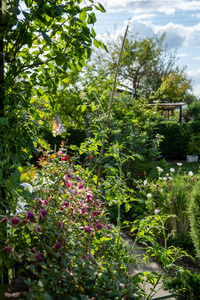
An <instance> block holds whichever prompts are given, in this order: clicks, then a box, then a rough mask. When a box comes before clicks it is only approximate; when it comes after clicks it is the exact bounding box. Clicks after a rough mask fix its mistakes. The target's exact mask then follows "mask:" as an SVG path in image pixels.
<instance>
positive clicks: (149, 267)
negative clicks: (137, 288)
mask: <svg viewBox="0 0 200 300" xmlns="http://www.w3.org/2000/svg"><path fill="white" fill-rule="evenodd" d="M121 236H122V238H123V240H124V241H126V242H128V243H129V244H130V246H132V245H133V240H132V239H131V238H130V237H129V236H128V235H127V234H126V233H125V232H123V231H122V232H121ZM133 254H134V255H136V256H138V259H137V261H140V260H142V258H143V257H144V256H145V255H146V253H145V251H144V250H143V249H141V247H140V246H139V245H137V244H136V247H135V249H134V251H133ZM130 270H131V272H132V273H133V274H137V273H140V272H141V273H144V272H156V273H161V272H162V268H161V267H160V266H159V264H157V263H156V262H155V261H154V260H153V259H152V258H151V257H150V259H149V262H148V264H144V263H142V262H141V263H139V264H138V263H137V264H130ZM151 288H152V285H151V284H146V285H145V290H146V291H147V294H150V289H151ZM167 295H170V293H169V292H168V291H165V290H164V289H163V288H162V282H159V284H158V285H157V287H156V293H155V294H154V295H153V297H152V298H151V299H157V298H158V299H167ZM168 299H171V300H175V298H174V297H170V298H168Z"/></svg>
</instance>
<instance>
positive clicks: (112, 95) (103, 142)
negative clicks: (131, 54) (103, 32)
mask: <svg viewBox="0 0 200 300" xmlns="http://www.w3.org/2000/svg"><path fill="white" fill-rule="evenodd" d="M128 27H129V26H128V25H127V27H126V32H125V34H124V39H123V43H122V47H121V50H120V54H119V59H118V63H117V68H116V72H115V79H114V83H113V89H112V94H111V100H110V106H109V111H108V117H107V122H106V127H105V130H104V136H103V141H102V147H101V153H100V160H99V169H98V175H97V185H96V189H97V187H98V185H99V180H100V174H101V162H102V158H103V152H104V147H105V139H106V132H107V129H108V124H109V121H110V113H111V108H112V103H113V99H114V93H115V85H116V81H117V73H118V69H119V64H120V60H121V56H122V51H123V48H124V43H125V39H126V35H127V32H128Z"/></svg>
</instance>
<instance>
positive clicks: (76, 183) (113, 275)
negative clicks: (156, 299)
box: [0, 151, 139, 300]
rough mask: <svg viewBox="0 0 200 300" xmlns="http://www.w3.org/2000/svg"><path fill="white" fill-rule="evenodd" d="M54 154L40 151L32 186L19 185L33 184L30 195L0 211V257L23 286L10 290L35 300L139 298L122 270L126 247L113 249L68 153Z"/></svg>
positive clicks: (97, 205)
mask: <svg viewBox="0 0 200 300" xmlns="http://www.w3.org/2000/svg"><path fill="white" fill-rule="evenodd" d="M58 154H59V155H57V154H52V153H49V154H48V153H47V154H45V155H44V156H43V159H42V158H41V161H40V164H41V170H40V171H39V173H38V175H37V176H35V179H34V180H32V181H31V183H32V186H31V185H29V184H27V183H25V184H24V186H25V187H27V188H29V189H31V190H32V188H33V191H32V192H33V194H32V197H31V198H30V200H29V201H27V200H26V201H25V200H24V199H22V198H21V199H20V204H18V206H17V207H15V208H14V209H13V210H11V211H10V212H9V213H7V214H6V215H1V219H0V227H1V240H2V242H3V247H2V246H1V251H0V255H1V259H3V260H4V262H5V264H6V266H7V267H8V269H10V270H11V269H13V268H14V270H15V276H17V278H22V280H23V281H24V285H27V287H28V288H27V289H28V290H29V291H26V292H25V291H24V292H23V290H18V291H14V292H21V296H22V295H24V293H25V294H26V299H41V300H43V299H55V300H57V299H59V300H60V299H105V300H107V299H126V298H127V297H128V299H139V296H137V291H136V290H137V287H136V286H137V281H138V277H137V276H136V277H133V276H131V275H128V273H127V270H126V266H125V265H124V264H123V262H122V260H121V257H122V256H123V255H122V251H123V252H124V255H125V254H126V255H127V252H126V249H125V248H120V247H117V248H116V243H115V240H116V237H115V234H114V233H112V230H111V228H110V226H109V224H108V222H107V220H106V218H105V208H104V207H103V205H102V203H101V201H100V200H99V199H98V198H96V197H95V195H94V194H93V190H92V189H91V188H90V187H89V186H88V185H87V184H85V182H84V180H83V179H81V177H79V176H80V172H79V170H77V172H75V170H74V168H73V167H72V165H71V158H70V157H69V155H68V154H66V153H63V152H62V151H59V152H58ZM31 190H30V191H31ZM26 199H27V198H26ZM23 201H24V202H23ZM5 223H7V226H8V228H9V233H8V237H7V238H6V237H5V235H4V234H5V232H3V230H5V226H4V224H5ZM118 245H119V243H118ZM10 289H12V283H11V287H10Z"/></svg>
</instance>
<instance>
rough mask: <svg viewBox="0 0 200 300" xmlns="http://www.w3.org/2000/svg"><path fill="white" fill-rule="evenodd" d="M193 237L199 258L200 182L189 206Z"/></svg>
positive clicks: (193, 192)
mask: <svg viewBox="0 0 200 300" xmlns="http://www.w3.org/2000/svg"><path fill="white" fill-rule="evenodd" d="M189 220H190V227H191V237H192V241H193V243H194V246H195V249H196V252H197V256H198V257H200V182H197V183H196V185H195V187H194V189H193V191H192V195H191V202H190V206H189Z"/></svg>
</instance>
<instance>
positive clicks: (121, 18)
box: [94, 0, 200, 97]
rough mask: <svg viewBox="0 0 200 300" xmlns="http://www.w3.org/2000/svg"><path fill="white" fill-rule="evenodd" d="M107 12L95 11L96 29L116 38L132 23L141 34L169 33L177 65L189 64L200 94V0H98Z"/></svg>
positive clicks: (134, 31) (101, 35)
mask: <svg viewBox="0 0 200 300" xmlns="http://www.w3.org/2000/svg"><path fill="white" fill-rule="evenodd" d="M99 2H100V3H101V4H102V5H103V6H104V8H105V9H106V13H100V12H96V18H97V22H96V24H95V27H94V29H95V31H96V33H97V38H101V39H103V38H104V37H105V35H106V33H107V32H108V33H109V34H111V36H113V38H115V37H116V36H117V35H118V34H119V33H121V34H123V35H124V33H125V31H126V27H127V25H129V33H131V34H133V35H134V34H137V35H138V37H140V38H147V37H152V36H153V35H154V34H156V35H157V36H158V37H159V36H161V35H162V34H163V33H166V39H165V43H166V44H167V49H168V51H174V50H176V57H178V65H179V67H180V68H182V67H184V66H186V73H187V75H188V77H189V78H190V79H192V87H193V91H192V92H193V94H194V95H195V96H197V97H200V0H199V1H196V0H193V1H190V0H171V1H168V0H158V1H157V0H99Z"/></svg>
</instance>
